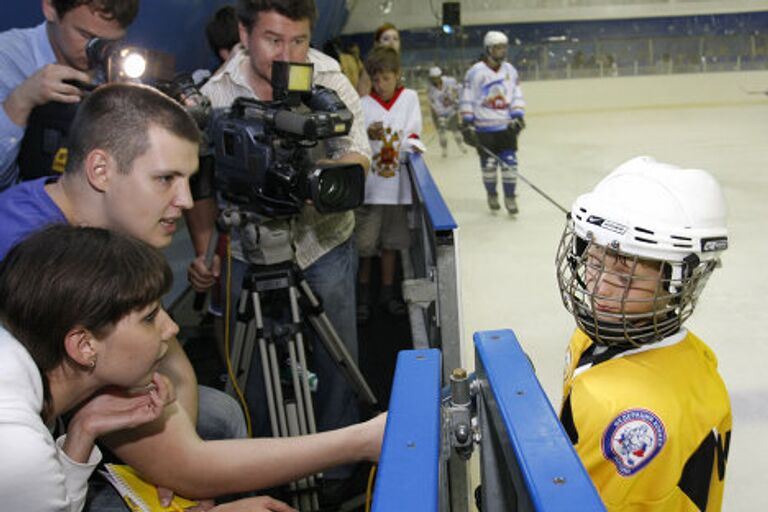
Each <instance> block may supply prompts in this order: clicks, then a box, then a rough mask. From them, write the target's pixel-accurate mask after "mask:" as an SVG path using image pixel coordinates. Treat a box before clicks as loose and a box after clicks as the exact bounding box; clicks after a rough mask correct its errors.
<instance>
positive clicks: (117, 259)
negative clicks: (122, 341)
mask: <svg viewBox="0 0 768 512" xmlns="http://www.w3.org/2000/svg"><path fill="white" fill-rule="evenodd" d="M172 280H173V274H172V273H171V269H170V267H169V266H168V263H167V262H166V259H165V257H164V256H163V254H162V253H161V252H160V251H158V250H157V249H155V248H153V247H151V246H149V245H147V244H146V243H144V242H142V241H140V240H137V239H135V238H132V237H130V236H127V235H122V234H119V233H116V232H113V231H108V230H106V229H102V228H92V227H77V226H70V225H66V224H57V225H53V226H48V227H46V228H44V229H43V230H41V231H38V232H37V233H34V234H32V235H31V236H29V237H28V238H27V239H25V240H24V241H22V242H21V243H19V244H18V245H16V246H15V247H14V248H13V249H11V251H10V252H9V253H8V255H7V256H6V257H5V259H4V260H3V261H2V263H0V320H2V322H3V324H4V326H5V328H6V329H7V330H8V331H9V332H10V333H11V334H12V335H13V336H14V337H15V338H16V339H17V340H18V341H19V342H20V343H21V344H22V345H24V347H25V348H26V349H27V351H28V352H29V354H30V355H31V356H32V359H33V360H34V361H35V364H36V365H37V367H38V368H39V369H40V372H41V373H42V374H43V382H44V383H45V386H46V396H47V397H48V398H49V396H50V395H49V394H48V392H49V390H48V389H47V380H46V379H45V373H46V372H47V371H49V370H51V369H53V368H55V367H56V366H58V365H60V364H61V363H62V362H64V361H65V360H69V357H68V355H67V353H66V349H65V347H64V339H65V337H66V335H67V333H68V332H69V331H70V330H71V329H73V328H75V327H78V326H80V327H84V328H85V329H88V330H89V331H91V332H93V333H94V335H95V336H99V337H102V336H106V335H108V334H109V333H110V332H111V331H112V329H114V327H115V325H116V324H117V322H119V321H120V320H121V319H122V318H123V317H125V316H126V315H127V314H129V313H131V312H133V311H135V310H137V309H141V308H144V307H146V306H149V305H150V304H152V303H153V302H155V301H157V300H159V299H160V298H161V297H162V296H163V295H164V294H165V293H167V292H168V290H169V289H170V287H171V282H172Z"/></svg>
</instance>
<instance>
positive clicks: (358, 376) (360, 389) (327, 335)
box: [299, 278, 376, 405]
mask: <svg viewBox="0 0 768 512" xmlns="http://www.w3.org/2000/svg"><path fill="white" fill-rule="evenodd" d="M299 289H300V291H301V293H303V294H304V296H305V297H306V298H307V300H308V301H309V304H310V306H311V307H312V310H313V313H311V314H310V315H308V316H309V321H310V323H311V324H312V327H314V328H315V331H317V334H318V336H319V337H320V339H321V340H322V342H323V345H325V348H326V349H327V350H328V353H329V354H330V355H331V357H332V358H333V360H334V361H336V364H338V365H339V367H340V368H341V369H342V370H344V372H345V374H346V376H347V378H348V379H349V381H350V382H351V383H352V386H353V387H354V389H355V392H356V393H357V395H358V396H359V397H360V398H361V399H362V400H365V401H366V402H367V403H369V404H370V405H374V404H376V397H375V396H374V394H373V391H371V388H370V386H368V383H367V382H366V381H365V377H363V374H362V373H361V372H360V369H359V368H358V367H357V363H356V362H355V360H354V359H353V358H352V356H351V354H350V353H349V350H347V347H346V346H345V345H344V342H343V341H342V340H341V338H340V337H339V334H338V333H337V332H336V329H334V328H333V325H332V324H331V321H330V320H328V316H327V315H326V314H325V311H324V310H323V309H322V308H320V301H319V300H317V297H316V296H315V294H314V292H313V291H312V288H310V286H309V284H308V283H307V281H306V279H304V278H302V279H301V281H300V282H299ZM318 310H319V313H314V312H316V311H318Z"/></svg>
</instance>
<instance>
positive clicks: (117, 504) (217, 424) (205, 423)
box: [83, 386, 248, 512]
mask: <svg viewBox="0 0 768 512" xmlns="http://www.w3.org/2000/svg"><path fill="white" fill-rule="evenodd" d="M197 395H198V400H197V434H198V435H199V436H200V438H201V439H204V440H206V441H212V440H215V439H240V438H245V437H248V429H247V428H246V425H245V417H244V416H243V410H242V409H241V408H240V404H238V403H237V401H236V400H235V399H234V398H232V397H231V396H229V395H228V394H226V393H224V392H222V391H219V390H218V389H213V388H209V387H207V386H198V387H197ZM83 510H84V512H126V511H127V510H129V509H128V507H127V506H126V505H125V503H124V502H123V498H122V497H120V495H119V494H118V493H117V491H115V489H114V487H112V485H111V484H109V483H108V482H107V481H106V480H104V478H103V477H102V476H101V475H99V474H98V473H94V475H93V476H91V478H90V480H89V481H88V499H87V502H86V505H85V508H84V509H83Z"/></svg>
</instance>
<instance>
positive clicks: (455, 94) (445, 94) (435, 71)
mask: <svg viewBox="0 0 768 512" xmlns="http://www.w3.org/2000/svg"><path fill="white" fill-rule="evenodd" d="M459 90H460V87H459V84H458V83H457V82H456V79H455V78H453V77H452V76H445V75H443V71H442V70H441V69H440V68H439V67H437V66H432V67H431V68H429V88H428V89H427V97H428V98H429V107H430V109H431V110H432V122H433V123H434V125H435V129H436V130H437V137H438V139H439V141H440V147H441V148H442V154H443V158H445V157H447V156H448V134H447V132H448V131H451V132H452V133H453V137H454V139H455V140H456V145H457V146H458V147H459V149H460V150H461V152H462V153H466V152H467V148H465V147H464V143H463V140H462V138H461V132H460V131H459V116H458V111H459Z"/></svg>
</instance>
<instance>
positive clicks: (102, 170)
mask: <svg viewBox="0 0 768 512" xmlns="http://www.w3.org/2000/svg"><path fill="white" fill-rule="evenodd" d="M84 166H85V169H84V172H85V176H86V178H88V183H90V185H91V186H92V187H93V188H95V189H96V190H98V191H99V192H104V191H106V189H107V187H108V186H109V179H110V177H111V176H112V171H113V167H115V160H114V159H113V158H112V156H111V155H110V154H109V153H107V152H106V151H104V150H103V149H94V150H92V151H91V152H90V153H88V155H87V156H86V157H85V162H84Z"/></svg>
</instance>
